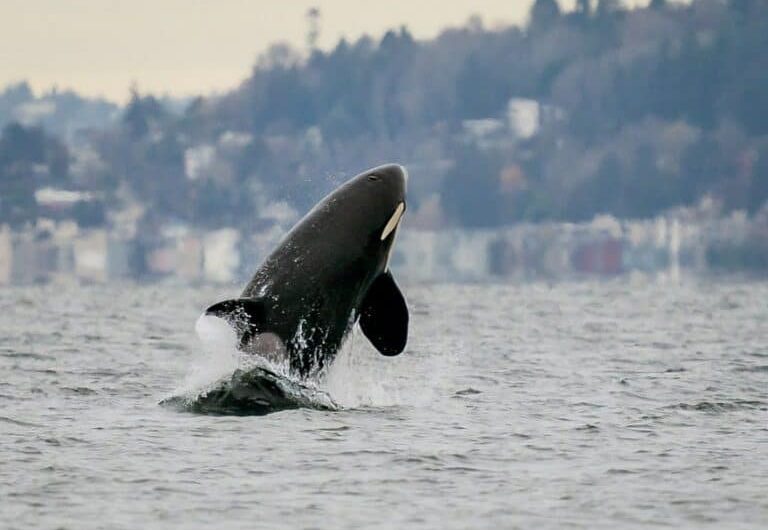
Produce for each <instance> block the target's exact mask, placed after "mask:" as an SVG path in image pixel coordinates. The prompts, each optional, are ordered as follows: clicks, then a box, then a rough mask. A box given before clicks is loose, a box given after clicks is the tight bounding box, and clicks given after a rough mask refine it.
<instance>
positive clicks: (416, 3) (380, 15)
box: [0, 0, 645, 102]
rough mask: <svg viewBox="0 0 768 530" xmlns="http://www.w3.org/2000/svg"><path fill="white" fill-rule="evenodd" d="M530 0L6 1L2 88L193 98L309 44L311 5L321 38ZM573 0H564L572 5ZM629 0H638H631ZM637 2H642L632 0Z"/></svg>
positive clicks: (430, 23) (503, 21)
mask: <svg viewBox="0 0 768 530" xmlns="http://www.w3.org/2000/svg"><path fill="white" fill-rule="evenodd" d="M531 3H532V0H471V1H470V0H447V1H446V0H441V1H439V0H386V1H383V2H382V1H381V0H377V1H370V0H324V1H319V0H273V1H265V0H0V88H1V87H4V86H6V85H8V84H9V83H14V82H19V81H22V80H26V81H28V82H29V83H30V84H31V86H32V87H33V89H35V90H36V91H38V92H41V91H46V90H49V89H50V88H52V87H57V88H59V89H75V90H76V91H78V92H80V93H82V94H85V95H88V96H101V97H106V98H108V99H110V100H113V101H116V102H124V101H125V100H126V99H127V98H128V96H129V93H130V92H129V90H130V87H131V86H132V85H133V84H135V85H136V86H137V87H138V89H139V90H140V91H141V92H152V93H154V94H158V95H163V94H168V95H172V96H190V95H197V94H207V93H211V92H217V91H219V92H220V91H224V90H227V89H230V88H233V87H235V86H237V85H238V84H239V83H240V82H241V81H242V80H243V79H245V78H246V77H247V76H248V75H249V72H250V69H251V67H252V66H253V64H254V63H255V61H256V58H257V57H258V55H259V54H260V53H262V52H264V51H265V50H267V49H268V48H269V46H270V45H271V44H273V43H276V42H280V41H282V42H287V43H290V44H292V45H294V46H296V47H298V48H300V49H302V50H305V49H306V35H307V31H308V27H309V26H308V20H307V17H306V14H307V12H308V10H309V9H310V8H312V7H317V8H319V10H320V12H321V19H320V31H321V33H320V39H319V46H320V47H321V48H323V49H328V48H330V47H332V46H333V45H335V44H336V42H338V40H339V39H340V38H341V37H342V36H343V37H346V38H347V39H350V40H355V39H356V38H358V37H360V36H361V35H363V34H368V35H371V36H374V37H379V36H381V35H382V34H383V33H384V32H385V31H386V30H387V29H390V28H397V27H400V26H403V25H405V26H407V27H408V29H409V30H410V31H411V32H412V33H413V34H414V36H415V37H416V38H418V39H428V38H431V37H434V36H435V35H437V34H438V33H439V32H440V31H441V30H442V29H443V28H445V27H449V26H458V25H461V24H463V23H465V22H466V21H467V19H468V18H469V17H470V16H472V15H473V14H477V15H480V16H481V17H482V20H483V22H484V25H485V26H486V27H490V28H493V27H496V26H501V25H508V24H518V25H520V24H523V23H525V21H526V19H527V14H528V11H529V9H530V5H531ZM573 3H574V1H573V0H562V1H561V2H560V4H561V6H563V7H564V8H566V9H569V8H571V7H572V5H573ZM630 3H632V2H630ZM634 3H645V2H642V0H635V2H634Z"/></svg>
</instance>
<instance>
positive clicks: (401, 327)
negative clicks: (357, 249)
mask: <svg viewBox="0 0 768 530" xmlns="http://www.w3.org/2000/svg"><path fill="white" fill-rule="evenodd" d="M360 328H361V329H362V330H363V333H364V334H365V336H366V337H368V340H370V341H371V344H373V345H374V346H375V347H376V349H377V350H379V352H380V353H381V354H382V355H387V356H393V355H397V354H399V353H400V352H402V351H403V349H405V343H406V341H407V340H408V306H407V305H406V303H405V298H404V297H403V293H401V292H400V289H399V288H398V287H397V284H396V283H395V279H394V278H393V277H392V274H391V273H390V272H389V271H387V272H385V273H382V274H380V275H379V277H378V278H376V279H375V280H374V281H373V284H371V287H370V289H368V292H367V293H366V295H365V298H364V299H363V303H362V305H361V306H360Z"/></svg>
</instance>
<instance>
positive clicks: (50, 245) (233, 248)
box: [0, 211, 768, 285]
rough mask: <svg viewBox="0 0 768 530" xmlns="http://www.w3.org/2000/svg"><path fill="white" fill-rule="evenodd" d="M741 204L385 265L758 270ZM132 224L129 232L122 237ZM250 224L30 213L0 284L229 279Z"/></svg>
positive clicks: (3, 249) (753, 233) (409, 251)
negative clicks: (157, 224) (95, 223)
mask: <svg viewBox="0 0 768 530" xmlns="http://www.w3.org/2000/svg"><path fill="white" fill-rule="evenodd" d="M764 217H765V216H757V217H755V218H753V219H750V218H748V217H747V216H745V215H743V214H739V213H736V214H733V215H731V216H729V217H716V218H708V217H703V218H702V217H701V216H698V217H697V216H696V215H694V214H692V213H691V212H690V211H680V212H678V213H677V214H676V215H670V216H665V217H658V218H655V219H651V220H644V221H619V220H617V219H615V218H613V217H609V216H602V217H598V218H596V219H594V220H593V221H591V222H589V223H580V224H571V223H541V224H518V225H513V226H509V227H504V228H499V229H490V230H467V229H445V230H440V231H435V230H417V229H409V228H408V226H407V225H406V226H405V227H404V228H403V229H402V230H401V233H400V234H398V241H397V244H396V245H395V251H394V255H393V257H392V261H391V265H392V267H393V268H394V269H396V270H397V272H398V276H399V277H401V278H403V280H404V281H410V282H444V281H458V282H482V281H524V280H530V279H552V280H557V279H571V278H585V277H594V278H610V277H618V276H621V275H629V274H645V275H666V276H670V277H673V278H677V277H679V276H680V275H682V274H707V273H712V272H719V271H730V272H757V273H761V274H765V272H766V271H767V270H768V268H766V267H765V265H766V264H768V222H766V219H765V218H764ZM131 232H132V234H133V235H127V234H130V233H131ZM284 234H285V230H284V229H283V228H281V227H280V226H279V225H273V226H272V227H271V228H266V229H264V230H262V231H260V232H258V233H252V234H243V233H241V232H240V231H238V230H236V229H234V228H222V229H217V230H194V229H191V228H188V227H184V226H178V225H175V226H174V225H168V226H164V227H162V228H161V229H160V230H158V231H156V232H153V233H142V232H141V231H136V230H133V231H128V230H125V229H122V230H118V229H114V230H106V229H103V228H96V229H83V228H81V227H78V226H77V225H76V224H75V223H74V222H72V221H65V222H54V221H51V220H45V219H44V220H41V221H39V222H38V223H37V225H36V226H35V227H30V228H27V229H25V230H21V231H13V230H11V229H10V228H9V227H8V226H2V227H0V285H25V284H34V283H47V282H54V283H55V282H70V281H78V282H83V283H107V282H111V281H119V280H139V281H162V280H166V279H172V280H175V281H182V282H215V283H229V282H235V281H242V279H244V278H247V277H248V276H249V275H250V274H252V272H253V271H254V270H255V268H256V267H257V266H258V265H259V263H261V261H262V260H263V259H264V258H265V257H266V256H267V255H268V254H269V252H271V250H272V249H273V248H274V247H275V246H276V245H277V244H278V243H279V242H280V240H281V238H282V236H283V235H284Z"/></svg>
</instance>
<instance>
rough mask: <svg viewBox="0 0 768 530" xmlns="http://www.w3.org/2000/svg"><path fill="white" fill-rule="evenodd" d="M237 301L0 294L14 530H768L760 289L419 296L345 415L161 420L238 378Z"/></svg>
mask: <svg viewBox="0 0 768 530" xmlns="http://www.w3.org/2000/svg"><path fill="white" fill-rule="evenodd" d="M238 291H239V288H238V286H231V287H223V288H222V287H210V286H207V287H200V286H197V287H189V286H173V285H152V286H140V285H130V284H126V285H114V286H107V287H103V286H101V287H98V286H90V287H88V286H87V287H79V286H64V287H62V286H40V287H25V288H3V289H1V290H0V374H2V377H0V528H3V529H16V528H18V529H28V528H42V529H47V528H50V529H58V528H61V529H88V528H109V529H136V528H141V529H174V528H179V529H190V528H216V529H228V528H294V529H301V528H332V529H357V528H435V529H452V528H456V529H467V528H638V527H649V526H659V527H671V528H704V527H711V528H768V284H766V283H753V282H746V281H723V282H711V281H707V282H705V281H688V282H683V283H682V284H671V283H653V282H630V281H627V280H620V281H616V282H608V283H582V282H574V283H558V284H552V285H549V284H544V283H540V284H525V285H522V284H521V285H430V286H405V287H404V291H405V293H406V296H407V297H408V300H409V303H410V305H411V338H410V342H409V346H408V348H407V350H406V352H405V353H403V354H402V355H401V356H399V357H396V358H385V357H381V356H379V355H378V354H377V353H376V352H375V351H374V350H373V349H372V348H371V347H370V346H369V345H368V343H367V341H366V339H365V338H364V337H362V336H361V335H359V334H358V335H354V336H353V337H351V339H350V341H349V342H348V344H347V345H346V346H345V348H344V351H343V352H342V354H341V355H340V357H339V358H338V359H337V362H336V363H335V364H334V366H333V367H332V369H331V371H330V373H329V374H328V375H327V377H326V379H325V380H324V381H322V382H320V387H319V389H318V391H319V392H322V393H323V395H327V396H329V397H330V398H331V399H332V401H333V403H335V404H336V405H338V410H314V409H298V410H288V411H283V412H278V413H274V414H270V415H266V416H221V415H218V416H217V415H202V414H193V413H190V412H180V411H179V410H177V409H174V408H172V407H167V406H160V405H159V404H158V403H159V402H160V401H161V400H163V399H164V398H167V397H169V396H172V395H179V394H182V395H191V396H194V395H195V392H198V391H199V389H200V388H205V387H206V385H210V384H212V383H213V382H215V381H216V380H217V379H220V378H221V377H226V375H227V374H228V373H229V374H231V372H232V371H233V370H234V369H236V368H237V366H238V362H240V361H239V360H238V358H237V356H236V355H234V353H233V351H232V348H231V346H229V345H228V344H227V343H226V340H218V339H219V338H221V337H218V338H217V336H216V334H215V333H214V334H211V333H209V332H205V331H204V332H203V333H201V335H200V336H198V334H197V333H196V332H195V327H196V323H198V324H199V322H198V316H199V315H200V313H201V311H202V310H203V309H204V308H205V307H207V306H208V305H209V304H211V303H213V302H216V301H218V300H221V299H223V298H225V297H231V296H235V295H236V294H237V293H238ZM199 328H200V326H198V330H199ZM209 331H210V330H209ZM225 335H226V333H225ZM212 339H216V340H212Z"/></svg>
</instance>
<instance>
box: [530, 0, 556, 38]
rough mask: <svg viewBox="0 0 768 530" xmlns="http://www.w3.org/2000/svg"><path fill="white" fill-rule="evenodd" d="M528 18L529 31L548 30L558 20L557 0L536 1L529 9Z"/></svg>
mask: <svg viewBox="0 0 768 530" xmlns="http://www.w3.org/2000/svg"><path fill="white" fill-rule="evenodd" d="M530 17H531V21H530V24H531V29H533V30H534V31H537V30H544V29H548V28H550V27H552V25H553V24H554V23H555V22H557V20H558V19H559V18H560V6H559V5H558V3H557V0H536V1H535V2H534V3H533V6H532V7H531V13H530Z"/></svg>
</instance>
